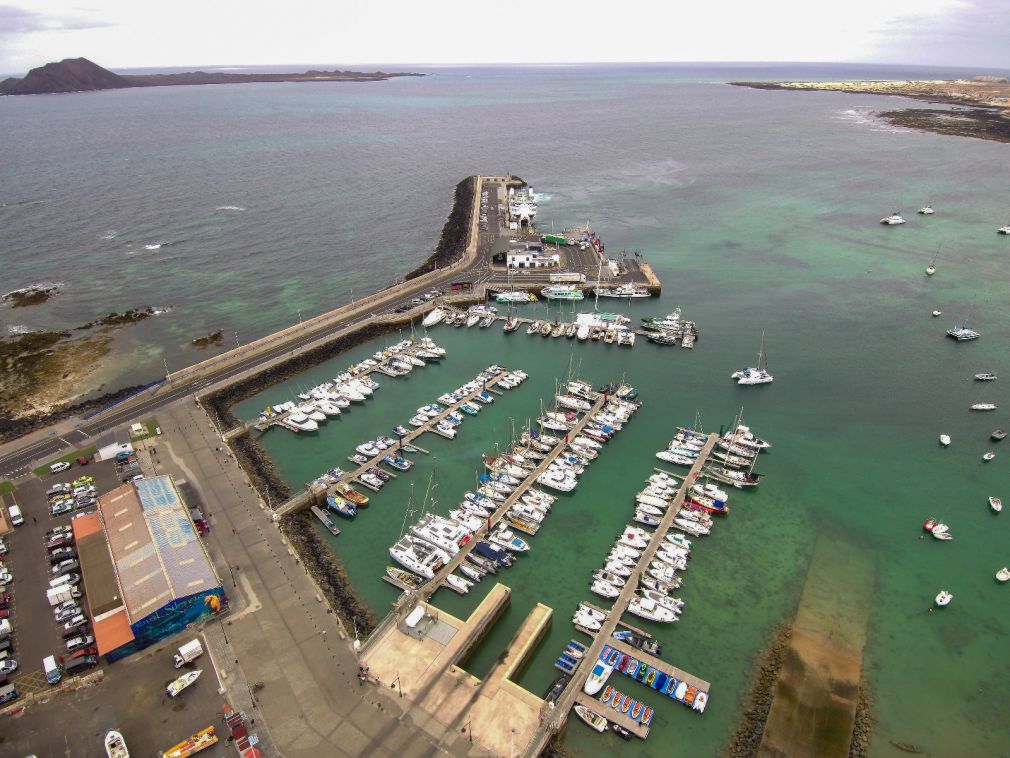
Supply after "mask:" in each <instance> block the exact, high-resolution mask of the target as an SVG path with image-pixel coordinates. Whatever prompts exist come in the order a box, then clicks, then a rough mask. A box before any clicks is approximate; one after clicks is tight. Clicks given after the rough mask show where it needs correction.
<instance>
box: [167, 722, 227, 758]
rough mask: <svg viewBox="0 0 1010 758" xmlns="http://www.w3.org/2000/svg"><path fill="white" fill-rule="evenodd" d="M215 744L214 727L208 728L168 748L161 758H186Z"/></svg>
mask: <svg viewBox="0 0 1010 758" xmlns="http://www.w3.org/2000/svg"><path fill="white" fill-rule="evenodd" d="M215 742H217V734H215V732H214V727H212V726H208V727H207V728H206V729H204V730H202V731H199V732H197V733H196V734H194V735H193V736H192V737H190V738H189V739H185V740H183V741H182V742H180V743H179V744H178V745H174V746H172V747H170V748H169V749H168V750H166V751H165V752H164V753H162V754H161V758H186V756H189V755H196V754H197V753H199V752H200V751H201V750H204V749H206V748H209V747H210V746H211V745H213V744H214V743H215Z"/></svg>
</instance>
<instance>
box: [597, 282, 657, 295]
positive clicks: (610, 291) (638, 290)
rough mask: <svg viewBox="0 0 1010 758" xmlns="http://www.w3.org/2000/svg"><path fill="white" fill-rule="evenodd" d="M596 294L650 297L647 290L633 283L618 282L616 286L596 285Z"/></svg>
mask: <svg viewBox="0 0 1010 758" xmlns="http://www.w3.org/2000/svg"><path fill="white" fill-rule="evenodd" d="M596 294H597V295H599V296H600V297H627V298H643V297H651V295H650V294H649V290H647V289H646V288H645V287H639V286H636V285H634V284H630V283H629V284H620V285H618V286H616V287H597V288H596Z"/></svg>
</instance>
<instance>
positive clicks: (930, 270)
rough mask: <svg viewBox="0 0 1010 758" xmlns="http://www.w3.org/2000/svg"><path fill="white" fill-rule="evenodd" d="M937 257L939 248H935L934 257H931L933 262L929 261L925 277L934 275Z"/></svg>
mask: <svg viewBox="0 0 1010 758" xmlns="http://www.w3.org/2000/svg"><path fill="white" fill-rule="evenodd" d="M939 257H940V247H939V246H937V248H936V255H934V256H933V260H931V261H930V262H929V265H928V266H926V276H932V275H933V274H935V273H936V259H937V258H939Z"/></svg>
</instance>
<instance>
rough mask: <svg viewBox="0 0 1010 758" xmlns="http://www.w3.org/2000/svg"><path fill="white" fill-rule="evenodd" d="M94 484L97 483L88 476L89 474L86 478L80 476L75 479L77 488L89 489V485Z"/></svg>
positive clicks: (93, 478)
mask: <svg viewBox="0 0 1010 758" xmlns="http://www.w3.org/2000/svg"><path fill="white" fill-rule="evenodd" d="M94 483H95V477H93V476H88V475H87V474H85V475H84V476H79V477H77V478H76V479H74V486H75V487H87V486H88V485H90V484H94Z"/></svg>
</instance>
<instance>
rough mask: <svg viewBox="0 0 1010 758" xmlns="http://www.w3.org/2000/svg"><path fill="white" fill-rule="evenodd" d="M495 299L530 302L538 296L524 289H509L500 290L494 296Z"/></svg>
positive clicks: (506, 301) (503, 301)
mask: <svg viewBox="0 0 1010 758" xmlns="http://www.w3.org/2000/svg"><path fill="white" fill-rule="evenodd" d="M494 299H495V300H497V301H498V302H499V303H529V302H533V301H535V300H536V299H537V296H536V295H532V294H530V293H529V292H525V291H524V290H508V291H506V292H499V293H498V294H497V295H495V296H494Z"/></svg>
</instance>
